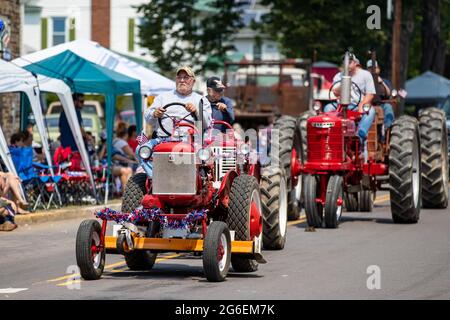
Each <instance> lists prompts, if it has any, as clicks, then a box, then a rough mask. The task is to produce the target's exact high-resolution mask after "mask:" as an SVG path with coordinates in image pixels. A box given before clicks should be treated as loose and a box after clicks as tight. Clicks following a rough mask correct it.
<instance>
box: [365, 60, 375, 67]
mask: <svg viewBox="0 0 450 320" xmlns="http://www.w3.org/2000/svg"><path fill="white" fill-rule="evenodd" d="M376 67H378V61H375V68H376ZM367 68H372V60H369V61H367Z"/></svg>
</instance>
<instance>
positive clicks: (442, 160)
mask: <svg viewBox="0 0 450 320" xmlns="http://www.w3.org/2000/svg"><path fill="white" fill-rule="evenodd" d="M446 120H447V119H446V115H445V112H444V111H443V110H440V109H438V108H427V109H425V110H423V111H422V112H421V113H420V115H419V126H420V139H421V149H422V150H421V156H422V205H423V207H424V208H441V209H443V208H447V206H448V142H447V139H448V137H447V123H446Z"/></svg>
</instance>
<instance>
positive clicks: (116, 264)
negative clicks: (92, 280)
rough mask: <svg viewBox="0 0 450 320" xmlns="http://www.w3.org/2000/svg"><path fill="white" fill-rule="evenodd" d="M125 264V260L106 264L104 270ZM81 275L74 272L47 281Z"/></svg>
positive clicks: (56, 280)
mask: <svg viewBox="0 0 450 320" xmlns="http://www.w3.org/2000/svg"><path fill="white" fill-rule="evenodd" d="M123 265H125V261H121V262H117V263H113V264H109V265H106V266H105V268H104V270H108V269H112V268H115V267H120V266H123ZM79 277H80V274H79V273H74V274H69V275H67V276H63V277H59V278H55V279H51V280H47V282H58V281H61V280H66V279H70V278H79Z"/></svg>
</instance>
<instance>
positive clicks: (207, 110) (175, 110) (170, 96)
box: [144, 90, 212, 137]
mask: <svg viewBox="0 0 450 320" xmlns="http://www.w3.org/2000/svg"><path fill="white" fill-rule="evenodd" d="M200 100H203V127H204V128H206V127H208V126H209V125H210V124H211V118H212V110H211V104H210V103H209V101H208V99H206V98H204V97H202V96H201V95H199V94H198V93H196V92H192V93H191V94H190V95H187V96H183V95H181V94H179V93H178V92H177V91H176V90H173V91H169V92H165V93H162V94H160V95H158V96H157V97H156V98H155V100H154V101H153V103H152V105H151V106H150V108H148V109H147V110H146V111H145V114H144V117H145V120H146V121H147V122H148V123H150V124H151V125H152V126H153V130H157V134H158V136H159V137H165V136H167V134H166V133H165V132H164V131H162V130H161V128H159V124H158V119H156V118H153V113H154V112H155V110H156V108H161V107H164V106H165V105H167V104H169V103H173V102H179V103H184V104H186V103H192V104H193V105H194V106H196V107H197V110H198V109H199V107H200ZM166 114H167V115H170V116H176V117H181V118H182V117H184V116H186V115H188V114H189V112H188V111H187V110H186V109H185V108H184V107H182V106H179V105H175V106H172V107H169V109H167V111H166ZM197 114H198V112H197ZM186 120H190V121H194V119H193V118H192V116H188V117H187V118H186ZM162 124H163V126H164V128H165V129H166V130H167V131H168V132H171V131H172V121H171V120H170V119H167V118H166V119H163V120H162Z"/></svg>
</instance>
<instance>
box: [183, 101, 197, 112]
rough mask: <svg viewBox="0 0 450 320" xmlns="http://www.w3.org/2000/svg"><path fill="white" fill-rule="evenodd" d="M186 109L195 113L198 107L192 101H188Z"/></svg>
mask: <svg viewBox="0 0 450 320" xmlns="http://www.w3.org/2000/svg"><path fill="white" fill-rule="evenodd" d="M185 109H186V110H187V111H189V112H190V113H195V112H197V107H196V106H194V105H193V104H192V103H190V102H188V103H186V107H185Z"/></svg>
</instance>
